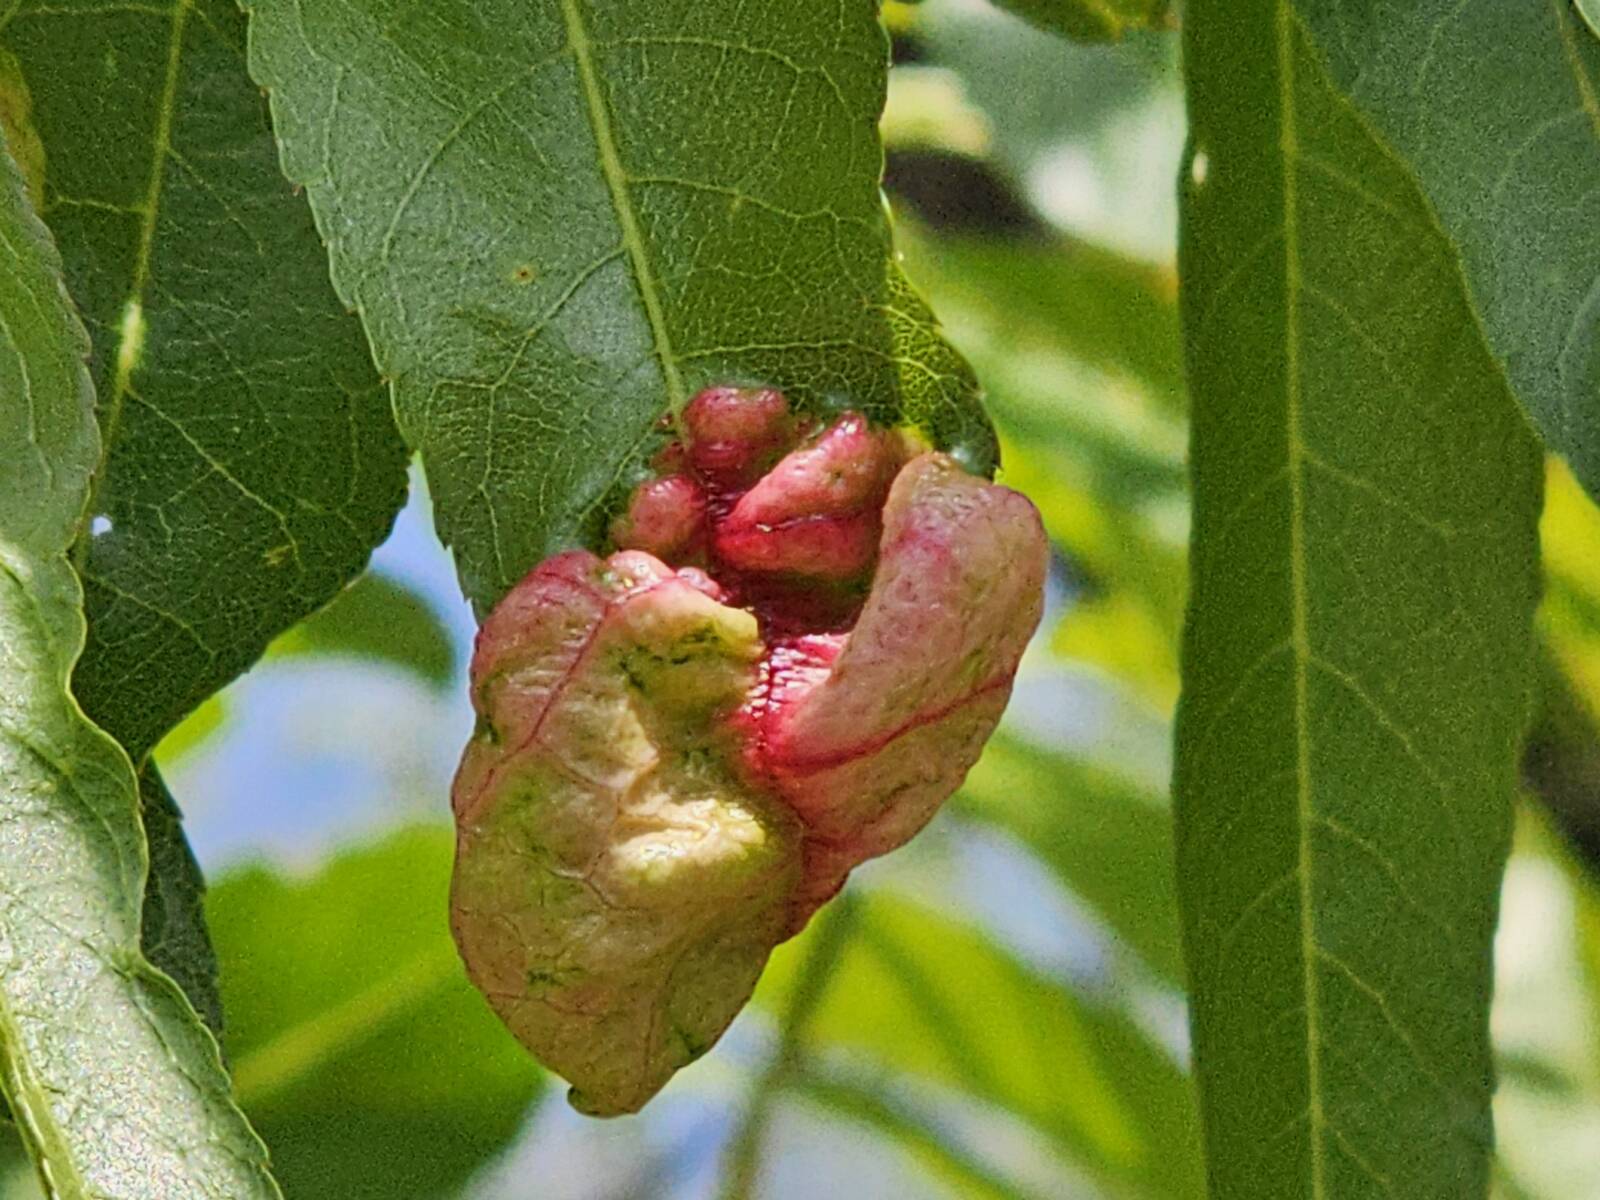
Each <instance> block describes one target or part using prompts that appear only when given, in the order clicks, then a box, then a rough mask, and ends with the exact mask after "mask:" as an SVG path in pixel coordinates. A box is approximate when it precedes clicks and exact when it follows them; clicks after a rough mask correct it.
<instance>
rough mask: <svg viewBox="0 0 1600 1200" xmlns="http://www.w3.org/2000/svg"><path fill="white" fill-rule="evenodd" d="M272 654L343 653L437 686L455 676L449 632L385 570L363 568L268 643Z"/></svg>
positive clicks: (421, 600) (430, 609) (425, 604)
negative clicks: (328, 599)
mask: <svg viewBox="0 0 1600 1200" xmlns="http://www.w3.org/2000/svg"><path fill="white" fill-rule="evenodd" d="M268 653H269V654H270V655H272V656H292V655H297V654H343V655H353V656H355V657H357V658H370V659H375V660H377V661H379V662H388V663H393V664H394V665H395V666H398V667H402V668H404V669H405V670H408V671H411V672H412V673H414V674H415V675H417V676H418V677H419V678H421V679H422V680H423V681H424V682H426V683H429V684H432V685H433V686H434V687H437V688H442V687H446V686H448V685H449V683H450V682H451V680H453V679H454V678H455V669H456V661H455V659H456V650H455V643H454V642H453V641H452V640H451V638H450V631H449V630H447V629H446V628H445V627H444V623H443V622H442V621H441V620H440V619H439V614H438V613H436V612H435V611H434V610H433V607H432V606H431V605H430V604H429V603H428V601H427V600H426V599H424V598H423V597H422V596H420V595H418V594H417V593H416V592H415V591H413V590H412V589H411V588H410V587H408V586H406V584H404V583H402V582H401V581H400V580H398V579H394V578H392V577H390V576H388V575H382V574H377V573H368V574H366V575H363V576H361V578H360V579H358V580H356V581H355V583H353V584H351V585H350V586H349V587H347V588H346V589H345V590H344V591H342V592H340V593H339V594H338V595H337V596H336V597H334V599H333V602H332V603H331V604H329V605H328V607H326V608H324V609H322V610H321V611H320V612H317V613H314V614H313V615H311V616H310V617H308V618H306V619H305V620H304V621H302V622H301V623H300V624H299V625H296V626H295V627H294V628H293V629H291V630H289V632H288V633H285V634H284V635H283V636H282V637H280V638H279V639H278V640H277V641H275V642H273V643H272V646H271V647H270V648H269V651H268Z"/></svg>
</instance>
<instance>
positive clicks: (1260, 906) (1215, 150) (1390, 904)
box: [1175, 0, 1541, 1200]
mask: <svg viewBox="0 0 1600 1200" xmlns="http://www.w3.org/2000/svg"><path fill="white" fill-rule="evenodd" d="M1185 30H1186V36H1187V39H1188V41H1187V44H1186V47H1185V50H1186V53H1185V59H1186V62H1187V63H1188V68H1189V104H1190V113H1191V121H1192V139H1193V154H1194V159H1193V163H1192V164H1191V168H1190V170H1189V173H1188V175H1187V177H1186V180H1185V189H1184V208H1183V225H1182V239H1181V244H1182V263H1181V265H1182V274H1183V278H1184V293H1183V316H1184V322H1185V334H1186V338H1187V344H1188V360H1189V361H1188V366H1189V376H1190V384H1191V392H1192V396H1193V403H1194V426H1193V444H1192V463H1193V483H1194V502H1195V512H1194V534H1193V538H1194V541H1193V552H1192V559H1191V565H1192V572H1193V589H1192V593H1191V602H1190V612H1189V620H1188V625H1187V629H1186V633H1185V643H1184V661H1183V675H1184V680H1183V683H1184V693H1183V699H1182V702H1181V704H1180V709H1179V716H1178V734H1177V754H1178V761H1177V768H1176V778H1175V794H1176V799H1177V819H1178V848H1177V854H1178V864H1179V880H1180V885H1179V890H1180V904H1181V907H1182V915H1183V923H1184V938H1185V951H1186V956H1187V959H1188V968H1189V980H1190V988H1191V1003H1192V1009H1191V1020H1192V1025H1193V1031H1194V1039H1195V1051H1196V1062H1197V1070H1198V1074H1199V1079H1200V1083H1201V1087H1202V1093H1203V1097H1204V1100H1205V1105H1204V1112H1205V1126H1206V1137H1207V1143H1208V1160H1209V1171H1210V1176H1211V1187H1212V1194H1213V1195H1216V1196H1226V1197H1228V1198H1229V1200H1250V1198H1252V1197H1260V1198H1262V1200H1286V1198H1290V1197H1310V1198H1312V1200H1324V1198H1327V1200H1332V1198H1334V1197H1338V1198H1339V1200H1350V1198H1357V1197H1369V1196H1370V1197H1390V1198H1394V1197H1405V1198H1406V1200H1429V1198H1434V1197H1438V1198H1441V1200H1442V1198H1444V1197H1451V1198H1456V1197H1461V1198H1465V1197H1481V1196H1482V1195H1483V1194H1484V1189H1485V1188H1486V1186H1487V1170H1488V1161H1489V1149H1490V1144H1491V1139H1492V1134H1491V1128H1490V1118H1489V1095H1490V1088H1491V1067H1490V1057H1489V1036H1488V1009H1489V989H1490V943H1491V937H1492V934H1493V930H1494V925H1495V916H1496V905H1497V892H1498V885H1499V880H1500V874H1501V870H1502V866H1503V863H1504V859H1505V855H1506V852H1507V848H1508V841H1509V834H1510V822H1511V798H1512V793H1513V788H1514V783H1515V764H1516V748H1517V744H1518V741H1519V738H1520V734H1521V732H1522V729H1523V725H1524V722H1525V720H1526V714H1527V710H1528V702H1529V690H1530V659H1531V648H1530V632H1529V630H1530V620H1531V615H1532V611H1533V607H1534V603H1535V597H1536V591H1537V582H1536V576H1537V543H1536V533H1535V521H1536V516H1537V509H1538V501H1539V488H1540V478H1541V474H1540V462H1539V455H1538V453H1537V451H1536V447H1535V445H1534V443H1533V439H1532V438H1531V437H1530V436H1529V433H1528V431H1527V429H1526V427H1525V425H1524V423H1523V421H1522V419H1521V417H1520V415H1519V413H1518V412H1517V410H1516V408H1515V406H1514V404H1513V401H1512V399H1511V396H1510V394H1509V390H1508V388H1507V387H1506V386H1505V383H1504V380H1503V377H1502V376H1501V375H1500V373H1499V371H1498V370H1497V369H1496V367H1495V365H1494V362H1493V360H1492V359H1491V357H1490V355H1489V353H1488V351H1487V349H1486V348H1485V346H1484V343H1483V339H1482V336H1481V334H1480V331H1479V328H1478V326H1477V325H1476V323H1475V322H1474V319H1473V315H1472V312H1471V310H1470V308H1469V307H1468V303H1467V300H1466V297H1465V294H1464V290H1463V287H1462V282H1461V277H1460V273H1459V269H1458V267H1457V264H1456V262H1455V261H1454V259H1453V258H1452V256H1451V254H1450V251H1449V247H1448V243H1447V242H1446V241H1445V239H1444V238H1443V237H1442V236H1441V234H1440V232H1439V229H1438V227H1437V225H1436V223H1435V221H1434V218H1433V215H1432V213H1431V211H1430V210H1429V208H1428V207H1427V204H1426V202H1425V201H1424V200H1423V198H1422V197H1421V195H1420V194H1419V192H1418V190H1417V188H1416V186H1415V184H1414V183H1413V182H1412V181H1411V179H1410V178H1409V176H1408V175H1407V174H1406V173H1405V171H1404V170H1403V169H1402V168H1401V167H1400V166H1399V164H1398V160H1397V159H1396V158H1395V157H1394V156H1393V154H1392V152H1391V151H1390V150H1389V149H1388V148H1387V147H1386V146H1385V145H1384V144H1383V143H1382V142H1381V141H1379V140H1378V138H1377V137H1376V136H1375V135H1374V134H1373V132H1372V131H1371V130H1370V129H1369V128H1368V127H1367V126H1366V125H1365V124H1364V123H1363V121H1362V120H1361V119H1360V117H1359V116H1358V115H1357V114H1356V113H1355V112H1354V111H1353V110H1352V109H1351V107H1350V106H1349V105H1348V104H1347V103H1345V102H1344V101H1343V100H1341V99H1340V97H1339V95H1338V93H1337V92H1336V91H1334V90H1333V89H1332V87H1331V86H1330V83H1329V80H1328V76H1327V73H1326V70H1325V69H1324V67H1323V66H1322V64H1321V62H1320V61H1319V59H1318V57H1317V56H1316V54H1315V53H1314V51H1313V49H1312V47H1311V46H1310V45H1309V44H1308V42H1307V39H1306V37H1305V34H1304V30H1303V28H1302V26H1301V24H1300V22H1299V20H1298V18H1297V17H1296V16H1295V15H1294V12H1293V10H1292V8H1290V7H1289V6H1287V5H1286V4H1283V3H1278V4H1274V3H1271V2H1269V0H1254V2H1252V3H1248V4H1243V5H1240V6H1236V7H1235V8H1232V9H1229V10H1227V11H1226V12H1224V11H1222V10H1219V9H1217V8H1215V7H1208V6H1205V5H1199V6H1196V7H1194V8H1192V9H1191V10H1190V11H1189V14H1188V17H1187V20H1186V25H1185Z"/></svg>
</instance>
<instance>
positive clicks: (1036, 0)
mask: <svg viewBox="0 0 1600 1200" xmlns="http://www.w3.org/2000/svg"><path fill="white" fill-rule="evenodd" d="M995 3H996V4H997V5H998V6H999V7H1001V8H1003V9H1006V10H1007V11H1009V12H1013V13H1015V14H1016V15H1017V16H1019V17H1021V18H1022V19H1023V20H1024V21H1027V22H1028V23H1029V24H1030V25H1037V26H1038V27H1039V28H1040V29H1045V30H1048V31H1049V32H1051V33H1059V34H1061V35H1062V36H1063V37H1069V38H1072V39H1073V40H1074V41H1079V42H1114V41H1116V40H1117V39H1119V38H1121V37H1122V35H1123V34H1125V33H1127V32H1128V30H1130V29H1163V28H1166V27H1167V26H1168V24H1169V22H1170V20H1171V14H1170V12H1169V11H1168V0H995Z"/></svg>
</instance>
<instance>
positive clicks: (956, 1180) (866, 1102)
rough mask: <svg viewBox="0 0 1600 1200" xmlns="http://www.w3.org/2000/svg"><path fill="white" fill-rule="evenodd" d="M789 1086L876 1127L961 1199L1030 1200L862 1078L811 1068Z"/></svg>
mask: <svg viewBox="0 0 1600 1200" xmlns="http://www.w3.org/2000/svg"><path fill="white" fill-rule="evenodd" d="M794 1088H795V1091H796V1092H797V1093H798V1094H799V1095H800V1096H802V1097H803V1098H805V1099H806V1100H808V1101H810V1102H811V1103H813V1104H816V1105H818V1106H819V1107H822V1108H824V1109H827V1110H829V1111H831V1112H834V1113H837V1114H838V1115H839V1116H842V1117H844V1118H846V1119H848V1120H849V1121H851V1122H852V1123H853V1124H854V1125H855V1126H857V1127H865V1128H867V1129H872V1130H876V1131H877V1132H878V1133H880V1134H881V1135H883V1136H884V1137H885V1138H886V1139H887V1140H889V1141H890V1142H892V1143H894V1144H895V1145H897V1146H899V1147H900V1148H901V1149H902V1150H904V1151H905V1152H906V1153H907V1154H908V1155H909V1156H911V1157H912V1158H914V1159H915V1160H916V1161H918V1162H919V1163H920V1164H921V1165H922V1166H923V1167H925V1168H926V1170H927V1172H928V1174H929V1175H931V1176H932V1177H933V1178H934V1179H936V1180H938V1181H939V1182H941V1183H943V1184H945V1185H946V1190H947V1191H948V1194H950V1195H952V1196H959V1197H961V1198H962V1200H978V1198H979V1197H985V1198H987V1200H1035V1195H1034V1193H1032V1192H1030V1191H1029V1190H1028V1189H1026V1188H1024V1187H1022V1186H1020V1185H1019V1184H1016V1183H1013V1182H1012V1181H1011V1180H1009V1179H1007V1178H1006V1177H1005V1176H1004V1175H1003V1174H1001V1173H1000V1172H998V1171H996V1170H995V1169H994V1168H993V1167H992V1166H990V1165H989V1164H988V1163H986V1162H984V1161H983V1160H982V1159H981V1158H979V1157H978V1156H976V1155H974V1154H972V1153H971V1152H970V1151H968V1150H967V1149H966V1148H965V1147H963V1146H961V1145H960V1144H959V1143H958V1142H957V1141H956V1140H955V1139H953V1138H952V1137H951V1136H950V1133H949V1131H948V1130H945V1129H942V1128H939V1127H937V1126H934V1125H931V1124H930V1123H929V1122H928V1121H927V1120H925V1119H923V1118H922V1117H920V1116H919V1115H918V1114H917V1113H916V1112H914V1111H912V1110H911V1109H910V1108H909V1106H907V1105H906V1104H905V1103H903V1102H901V1101H899V1100H898V1099H897V1098H896V1097H895V1096H893V1095H891V1094H889V1093H888V1091H887V1089H883V1088H875V1087H872V1086H870V1085H867V1084H863V1083H855V1082H850V1081H846V1080H839V1079H835V1078H832V1077H830V1076H829V1075H827V1074H824V1073H822V1072H819V1071H815V1070H808V1071H805V1072H803V1073H802V1074H801V1075H800V1077H799V1079H798V1080H797V1081H796V1082H795V1084H794Z"/></svg>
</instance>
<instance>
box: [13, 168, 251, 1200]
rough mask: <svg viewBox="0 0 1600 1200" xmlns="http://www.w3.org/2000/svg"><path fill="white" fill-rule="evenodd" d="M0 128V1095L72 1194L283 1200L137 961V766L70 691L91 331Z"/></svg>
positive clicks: (77, 639)
mask: <svg viewBox="0 0 1600 1200" xmlns="http://www.w3.org/2000/svg"><path fill="white" fill-rule="evenodd" d="M4 147H5V139H4V138H3V137H0V330H3V331H4V336H3V337H0V818H3V821H4V826H5V831H6V836H5V837H4V839H3V840H0V879H3V880H4V881H5V888H4V897H3V900H0V945H3V946H4V957H5V970H4V971H0V1030H3V1036H0V1087H3V1089H4V1092H5V1097H6V1100H7V1101H8V1103H9V1105H10V1109H11V1112H12V1114H13V1116H14V1117H15V1119H16V1121H17V1124H18V1128H19V1129H20V1130H21V1131H22V1134H23V1137H24V1139H25V1141H26V1142H27V1144H28V1147H29V1150H30V1153H31V1154H32V1155H33V1156H34V1158H35V1160H36V1161H37V1162H38V1163H39V1167H40V1175H41V1178H43V1179H46V1180H48V1181H49V1186H50V1187H51V1189H52V1190H53V1191H54V1192H55V1193H56V1194H57V1195H59V1196H61V1197H64V1198H67V1200H89V1198H91V1197H101V1196H116V1197H119V1198H123V1197H125V1198H127V1200H140V1198H143V1197H152V1198H153V1197H159V1196H173V1195H183V1196H186V1197H189V1196H192V1197H195V1198H196V1200H206V1198H215V1200H255V1198H268V1197H275V1196H276V1195H277V1194H278V1193H277V1189H276V1188H275V1187H274V1186H273V1183H272V1180H271V1178H270V1177H269V1176H268V1174H267V1169H266V1155H265V1152H264V1151H263V1149H262V1147H261V1144H260V1142H259V1141H257V1140H256V1138H255V1136H254V1134H252V1133H251V1131H250V1128H249V1126H248V1125H246V1124H245V1121H244V1118H243V1117H242V1116H241V1115H240V1113H239V1111H238V1109H236V1108H235V1107H234V1106H233V1102H232V1099H231V1097H230V1095H229V1091H228V1078H227V1075H226V1074H225V1073H224V1071H223V1070H222V1066H221V1063H220V1062H219V1060H218V1057H217V1047H216V1043H215V1041H213V1040H212V1038H211V1035H210V1034H208V1033H207V1032H206V1030H205V1027H204V1026H203V1025H202V1024H201V1022H200V1020H199V1018H198V1017H196V1016H195V1013H194V1010H193V1009H192V1008H191V1007H190V1006H189V1004H188V1003H187V1001H185V1000H184V998H183V993H182V992H181V991H180V990H179V989H178V987H177V986H176V985H175V984H174V983H173V982H172V980H171V979H169V978H167V977H166V976H165V975H163V974H162V973H161V972H159V971H157V970H155V969H153V968H152V967H151V966H150V964H149V963H148V962H147V961H146V960H145V958H144V956H143V955H142V953H141V952H140V940H139V939H140V911H141V906H142V899H143V895H144V886H145V877H146V873H147V870H148V866H149V860H148V858H147V857H146V850H145V842H144V833H143V830H142V828H141V826H140V821H139V792H138V784H137V782H136V780H135V777H134V772H133V767H132V764H131V763H130V762H129V760H128V756H127V754H125V753H124V752H123V750H122V748H121V747H120V746H118V745H117V743H116V742H114V741H113V740H112V739H111V738H109V737H108V736H106V734H105V733H104V732H103V731H101V730H100V729H99V728H98V727H97V726H95V725H94V724H93V723H92V722H90V721H89V719H88V718H87V717H85V716H84V714H83V711H82V710H81V709H80V708H79V707H78V705H77V703H76V701H75V700H74V698H73V695H72V692H71V690H70V688H69V677H70V676H71V674H72V670H73V664H74V662H75V661H76V659H77V657H78V655H79V654H80V653H81V651H82V649H83V643H84V630H85V622H84V616H83V593H82V591H81V587H80V584H79V581H78V576H77V574H76V573H75V572H74V571H73V569H72V565H71V563H70V562H69V561H68V557H67V556H68V551H69V549H70V547H71V545H72V543H73V541H74V539H75V537H76V535H77V532H78V530H79V528H80V527H81V524H82V522H83V519H84V507H85V504H86V501H87V497H88V494H89V481H90V476H91V473H92V472H93V471H94V469H95V467H96V464H97V463H98V462H99V459H100V439H99V437H98V431H97V430H96V428H95V422H94V414H93V398H94V392H93V388H92V386H91V384H90V381H89V376H88V373H87V372H86V371H85V370H84V366H83V356H84V355H85V354H86V352H87V350H88V339H87V337H86V336H85V334H84V330H83V328H82V326H81V325H80V324H79V323H78V319H77V316H76V315H75V314H74V313H73V312H72V310H71V306H70V303H69V302H68V300H67V297H66V294H65V292H64V290H63V288H62V283H61V274H60V263H59V260H58V258H57V256H56V252H55V249H54V247H53V246H52V245H51V243H50V238H49V234H48V232H47V231H46V230H45V228H44V226H43V225H42V224H40V223H39V222H38V220H37V219H36V218H35V217H34V215H33V213H32V211H31V210H30V209H29V207H28V205H27V202H26V201H25V199H24V198H23V191H22V181H21V178H20V175H19V174H18V172H17V171H16V169H15V167H14V166H13V164H12V161H11V159H10V157H9V155H8V154H7V153H6V152H5V148H4Z"/></svg>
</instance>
